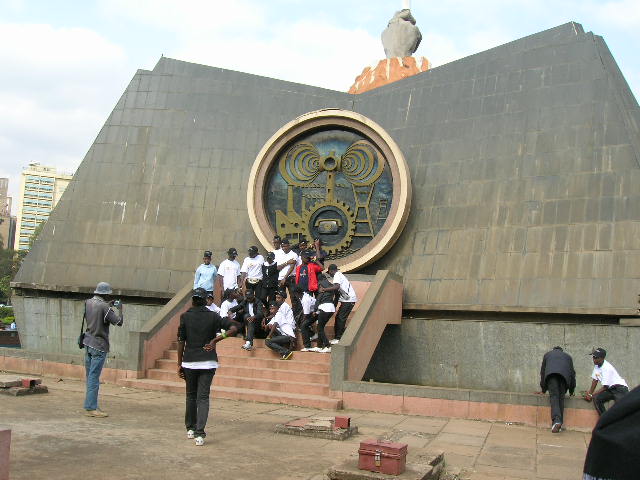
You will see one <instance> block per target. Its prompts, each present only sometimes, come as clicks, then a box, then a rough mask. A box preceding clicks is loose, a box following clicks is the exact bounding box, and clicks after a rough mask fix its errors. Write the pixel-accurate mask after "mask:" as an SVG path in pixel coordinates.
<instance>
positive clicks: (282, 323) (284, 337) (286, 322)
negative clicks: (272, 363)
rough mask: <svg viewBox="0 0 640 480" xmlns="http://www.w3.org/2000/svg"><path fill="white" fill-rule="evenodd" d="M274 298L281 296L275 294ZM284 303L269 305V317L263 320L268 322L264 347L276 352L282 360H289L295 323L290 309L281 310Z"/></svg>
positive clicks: (294, 337)
mask: <svg viewBox="0 0 640 480" xmlns="http://www.w3.org/2000/svg"><path fill="white" fill-rule="evenodd" d="M276 298H280V299H282V295H278V294H276ZM284 305H287V304H286V303H284V301H283V303H281V304H280V305H279V304H278V301H275V302H271V303H270V304H269V316H268V317H267V318H266V319H265V320H269V322H268V323H267V324H266V327H267V329H268V331H269V334H268V335H267V339H266V341H265V345H266V346H267V347H269V348H270V349H271V350H274V351H276V352H278V354H279V355H280V356H281V358H282V360H289V359H290V358H291V357H292V355H293V352H292V351H291V344H292V342H295V339H296V333H295V328H296V322H295V320H294V319H293V311H292V310H291V308H288V307H289V306H288V305H287V307H285V308H282V307H283V306H284Z"/></svg>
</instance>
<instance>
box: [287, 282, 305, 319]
mask: <svg viewBox="0 0 640 480" xmlns="http://www.w3.org/2000/svg"><path fill="white" fill-rule="evenodd" d="M286 285H287V290H288V291H289V298H290V299H291V309H292V310H293V318H294V319H295V321H296V325H301V324H302V321H303V315H302V303H300V299H299V298H298V295H296V291H295V290H296V277H295V275H290V276H288V277H287V283H286Z"/></svg>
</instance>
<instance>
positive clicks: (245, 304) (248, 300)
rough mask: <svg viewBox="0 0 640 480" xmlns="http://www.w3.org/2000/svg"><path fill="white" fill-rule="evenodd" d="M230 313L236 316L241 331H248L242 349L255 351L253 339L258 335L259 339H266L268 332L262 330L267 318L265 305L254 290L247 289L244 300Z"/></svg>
mask: <svg viewBox="0 0 640 480" xmlns="http://www.w3.org/2000/svg"><path fill="white" fill-rule="evenodd" d="M229 311H230V312H233V313H234V314H235V320H236V322H238V324H240V327H241V329H242V330H241V331H246V337H245V338H246V341H245V343H244V345H242V348H243V349H244V350H253V339H254V337H255V336H256V334H257V335H258V338H265V337H266V332H264V330H262V329H261V328H260V324H261V322H262V319H263V318H264V316H265V311H264V305H262V302H261V301H260V300H258V299H257V298H256V295H255V292H254V291H253V290H252V289H247V293H246V295H245V297H244V299H242V300H241V301H240V303H238V305H236V306H235V307H231V308H230V309H229ZM263 333H264V334H263Z"/></svg>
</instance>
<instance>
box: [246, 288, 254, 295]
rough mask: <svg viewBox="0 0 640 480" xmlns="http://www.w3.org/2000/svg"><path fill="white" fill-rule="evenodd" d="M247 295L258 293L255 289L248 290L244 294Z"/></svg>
mask: <svg viewBox="0 0 640 480" xmlns="http://www.w3.org/2000/svg"><path fill="white" fill-rule="evenodd" d="M244 293H245V295H255V294H256V292H255V291H254V290H253V288H247V290H246V291H245V292H244Z"/></svg>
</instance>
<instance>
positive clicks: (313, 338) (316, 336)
mask: <svg viewBox="0 0 640 480" xmlns="http://www.w3.org/2000/svg"><path fill="white" fill-rule="evenodd" d="M317 339H318V334H317V333H316V334H315V335H314V336H313V337H311V341H312V342H315V341H316V340H317Z"/></svg>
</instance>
